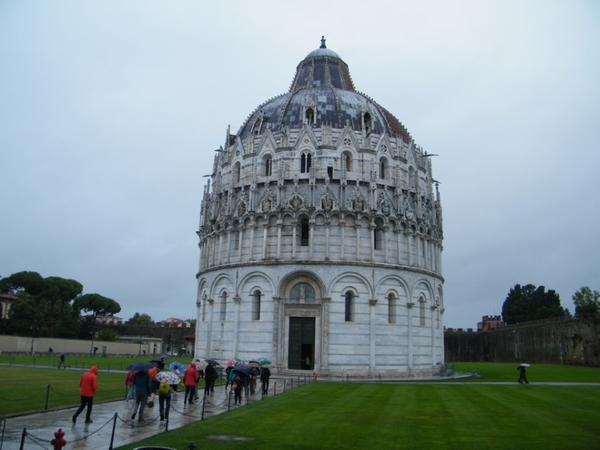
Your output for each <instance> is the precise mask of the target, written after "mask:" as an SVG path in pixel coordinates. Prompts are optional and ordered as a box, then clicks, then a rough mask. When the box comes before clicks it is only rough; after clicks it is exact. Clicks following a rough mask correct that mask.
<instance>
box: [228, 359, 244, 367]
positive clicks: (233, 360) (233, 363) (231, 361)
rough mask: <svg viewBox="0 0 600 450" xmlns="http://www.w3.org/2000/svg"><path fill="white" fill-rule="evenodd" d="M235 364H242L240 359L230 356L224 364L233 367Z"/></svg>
mask: <svg viewBox="0 0 600 450" xmlns="http://www.w3.org/2000/svg"><path fill="white" fill-rule="evenodd" d="M236 364H242V360H241V359H237V358H231V359H229V360H227V362H226V363H225V365H226V366H227V367H233V366H235V365H236Z"/></svg>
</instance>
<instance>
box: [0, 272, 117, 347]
mask: <svg viewBox="0 0 600 450" xmlns="http://www.w3.org/2000/svg"><path fill="white" fill-rule="evenodd" d="M8 292H12V293H13V294H15V295H16V297H17V298H16V300H14V301H13V302H12V304H11V306H10V310H9V313H8V319H5V320H3V322H4V324H3V325H4V327H3V328H4V330H3V331H4V332H5V333H6V334H20V335H26V336H36V337H57V338H67V339H68V338H71V339H85V338H89V337H90V336H91V335H92V334H93V333H94V332H95V331H94V330H95V323H96V318H97V317H98V316H101V315H114V314H117V313H118V312H120V311H121V305H119V303H117V302H116V301H115V300H113V299H110V298H108V297H104V296H102V295H100V294H95V293H94V294H83V285H82V284H81V283H79V282H78V281H76V280H71V279H67V278H61V277H45V278H44V277H42V276H41V275H40V274H39V273H37V272H27V271H25V272H17V273H14V274H12V275H10V276H9V277H5V278H1V279H0V293H8ZM82 312H86V313H88V314H87V315H82Z"/></svg>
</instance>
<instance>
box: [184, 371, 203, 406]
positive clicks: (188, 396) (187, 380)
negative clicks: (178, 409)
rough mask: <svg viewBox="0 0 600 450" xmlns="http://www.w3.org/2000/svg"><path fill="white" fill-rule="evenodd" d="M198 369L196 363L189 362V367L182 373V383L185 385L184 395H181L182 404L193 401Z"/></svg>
mask: <svg viewBox="0 0 600 450" xmlns="http://www.w3.org/2000/svg"><path fill="white" fill-rule="evenodd" d="M198 379H199V377H198V371H197V370H196V365H195V364H194V363H190V367H188V368H187V369H186V371H185V372H184V373H183V385H184V386H185V395H184V397H183V404H184V405H185V404H187V403H189V404H190V405H192V404H193V403H194V397H195V396H196V384H198Z"/></svg>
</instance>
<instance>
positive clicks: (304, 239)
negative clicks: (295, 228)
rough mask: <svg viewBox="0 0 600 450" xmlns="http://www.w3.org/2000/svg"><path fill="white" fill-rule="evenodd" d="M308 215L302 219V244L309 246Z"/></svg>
mask: <svg viewBox="0 0 600 450" xmlns="http://www.w3.org/2000/svg"><path fill="white" fill-rule="evenodd" d="M309 236H310V234H309V226H308V217H303V218H302V219H301V221H300V246H301V247H308V239H309Z"/></svg>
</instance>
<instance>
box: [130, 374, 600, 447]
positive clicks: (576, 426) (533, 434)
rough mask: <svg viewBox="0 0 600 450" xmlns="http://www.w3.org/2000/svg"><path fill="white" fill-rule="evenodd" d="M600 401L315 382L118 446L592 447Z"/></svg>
mask: <svg viewBox="0 0 600 450" xmlns="http://www.w3.org/2000/svg"><path fill="white" fill-rule="evenodd" d="M599 394H600V387H579V386H568V387H557V386H535V385H529V386H525V385H524V386H521V385H518V384H516V383H515V384H514V385H509V386H506V385H483V384H464V383H463V384H456V385H434V384H413V383H411V384H360V383H310V384H308V385H305V386H302V387H299V388H297V389H294V390H292V391H289V392H286V393H285V394H284V395H278V396H276V397H272V398H269V399H267V400H263V401H260V402H257V403H254V404H251V405H249V406H248V407H244V408H239V409H236V410H233V411H231V412H228V413H226V414H222V415H219V416H215V417H211V418H209V419H207V420H204V421H202V422H197V423H195V424H192V425H189V426H187V427H184V428H180V429H177V430H173V431H169V432H167V433H161V434H160V435H157V436H154V437H152V438H150V439H147V440H144V441H141V442H138V443H136V444H131V445H127V446H123V447H120V448H121V449H133V448H136V447H140V446H143V445H156V446H160V445H164V446H167V447H172V448H176V449H182V448H184V447H185V446H186V445H188V444H189V443H190V442H192V443H194V444H195V446H196V447H198V448H211V449H242V448H243V449H244V450H250V449H266V450H269V449H273V450H275V449H325V450H327V449H345V450H348V449H371V448H381V449H392V448H408V449H482V448H485V449H538V448H543V449H565V448H568V449H590V448H597V445H598V442H600V427H599V426H598V423H599V421H600V395H599ZM211 435H213V436H214V435H234V436H241V437H246V438H250V439H252V440H250V441H244V442H240V441H218V440H212V439H210V438H209V436H211Z"/></svg>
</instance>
